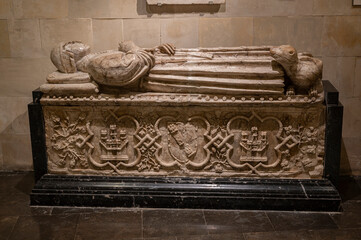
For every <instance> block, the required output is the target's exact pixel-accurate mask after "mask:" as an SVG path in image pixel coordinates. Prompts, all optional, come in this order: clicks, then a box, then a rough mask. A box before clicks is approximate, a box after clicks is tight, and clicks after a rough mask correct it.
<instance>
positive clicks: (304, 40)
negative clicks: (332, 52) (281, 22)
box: [288, 17, 323, 55]
mask: <svg viewBox="0 0 361 240" xmlns="http://www.w3.org/2000/svg"><path fill="white" fill-rule="evenodd" d="M322 28H323V18H322V17H291V18H289V19H288V36H289V43H290V44H291V45H292V46H293V47H295V48H296V49H297V50H298V52H310V53H312V54H313V55H320V54H321V38H322Z"/></svg>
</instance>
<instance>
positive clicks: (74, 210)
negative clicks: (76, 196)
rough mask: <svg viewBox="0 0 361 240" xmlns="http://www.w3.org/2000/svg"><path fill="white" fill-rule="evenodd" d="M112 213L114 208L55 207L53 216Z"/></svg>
mask: <svg viewBox="0 0 361 240" xmlns="http://www.w3.org/2000/svg"><path fill="white" fill-rule="evenodd" d="M112 211H113V209H112V208H94V207H54V208H53V211H52V213H51V214H52V215H58V214H79V213H102V212H112ZM123 211H124V210H123Z"/></svg>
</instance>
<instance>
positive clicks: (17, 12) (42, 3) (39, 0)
mask: <svg viewBox="0 0 361 240" xmlns="http://www.w3.org/2000/svg"><path fill="white" fill-rule="evenodd" d="M13 8H14V16H15V18H64V17H67V16H68V1H64V0H52V1H47V0H14V1H13Z"/></svg>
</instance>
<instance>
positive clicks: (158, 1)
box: [147, 0, 226, 6]
mask: <svg viewBox="0 0 361 240" xmlns="http://www.w3.org/2000/svg"><path fill="white" fill-rule="evenodd" d="M225 2H226V0H212V1H209V0H192V1H183V0H147V3H148V4H149V5H158V6H159V5H163V4H165V5H186V4H191V5H192V4H223V3H225Z"/></svg>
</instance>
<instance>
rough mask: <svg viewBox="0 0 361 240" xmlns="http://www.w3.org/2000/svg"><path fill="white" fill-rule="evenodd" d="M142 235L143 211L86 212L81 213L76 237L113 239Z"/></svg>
mask: <svg viewBox="0 0 361 240" xmlns="http://www.w3.org/2000/svg"><path fill="white" fill-rule="evenodd" d="M141 237H142V217H141V211H136V210H135V211H123V212H108V213H84V214H81V215H80V218H79V223H78V227H77V231H76V237H75V239H78V240H80V239H84V240H89V239H92V240H96V239H101V240H104V239H106V240H111V239H117V240H118V239H132V238H141Z"/></svg>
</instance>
